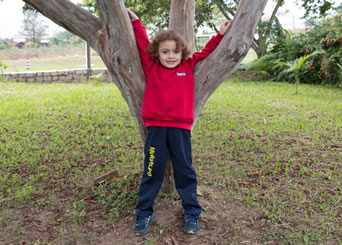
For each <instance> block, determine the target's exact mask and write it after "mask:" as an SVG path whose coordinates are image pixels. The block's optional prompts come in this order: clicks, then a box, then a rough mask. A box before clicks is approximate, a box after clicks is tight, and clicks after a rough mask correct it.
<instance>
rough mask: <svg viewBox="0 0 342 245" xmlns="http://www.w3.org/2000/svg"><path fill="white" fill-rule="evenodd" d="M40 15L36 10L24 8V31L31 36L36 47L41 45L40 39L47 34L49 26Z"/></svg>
mask: <svg viewBox="0 0 342 245" xmlns="http://www.w3.org/2000/svg"><path fill="white" fill-rule="evenodd" d="M39 15H40V14H39V13H38V12H36V11H34V10H30V9H28V10H24V24H23V27H22V33H23V34H24V35H26V36H28V37H30V39H31V41H32V42H33V44H34V46H35V47H39V45H40V40H41V38H42V37H43V36H45V35H46V34H47V28H48V27H47V25H46V24H45V23H44V21H43V20H41V18H40V16H39Z"/></svg>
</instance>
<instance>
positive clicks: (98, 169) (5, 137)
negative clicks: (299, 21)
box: [0, 80, 342, 244]
mask: <svg viewBox="0 0 342 245" xmlns="http://www.w3.org/2000/svg"><path fill="white" fill-rule="evenodd" d="M341 98H342V91H341V90H340V89H335V88H331V87H320V86H310V85H301V86H300V89H299V93H298V95H295V86H294V85H293V84H287V83H273V82H255V81H244V80H230V81H228V82H225V83H223V84H222V85H221V86H220V88H219V89H218V90H217V91H216V92H215V93H214V94H213V96H212V97H211V98H210V99H209V101H208V102H207V104H206V106H205V108H204V109H203V111H202V114H201V116H200V118H199V120H198V122H197V125H196V127H195V129H194V131H193V134H192V140H193V158H194V166H195V167H196V169H197V173H198V179H199V187H201V186H203V187H204V186H205V187H208V188H209V187H210V188H213V189H212V190H217V191H219V192H220V193H221V195H223V196H224V197H225V198H226V199H227V200H228V201H229V202H238V203H239V205H241V206H242V207H245V208H250V209H258V210H261V211H262V215H260V216H258V217H253V218H251V219H250V220H248V223H249V224H248V227H252V228H253V232H254V234H257V235H258V236H256V237H258V240H257V241H256V242H257V243H265V244H266V243H269V242H273V243H280V244H324V243H327V242H333V244H335V243H336V244H341V241H342V235H341V234H342V205H341V198H342V189H341V186H342V144H341V142H342V103H341ZM0 144H1V148H0V171H1V175H0V207H1V208H0V241H1V234H4V233H5V232H6V234H7V237H10V238H13V241H16V242H20V241H23V239H24V238H21V236H19V235H18V232H17V229H18V225H19V224H18V223H16V219H15V215H13V210H22V209H23V208H25V207H31V208H33V207H34V208H35V209H37V208H38V209H40V210H51V209H53V210H59V211H58V212H62V213H63V214H64V215H61V214H60V213H57V215H56V218H55V219H54V220H55V221H54V223H53V225H52V226H53V230H54V231H55V232H56V233H57V234H58V235H59V236H62V235H63V234H65V229H64V226H65V225H66V224H67V223H70V222H71V224H72V225H73V228H72V229H73V230H74V231H75V232H76V231H78V230H79V229H81V228H80V227H82V224H88V223H87V222H89V220H90V218H89V217H91V213H92V212H93V211H94V210H100V211H101V212H102V213H104V214H105V215H106V220H107V221H108V222H109V223H114V222H115V221H116V220H117V218H118V217H122V216H123V215H127V214H128V215H131V214H132V213H131V212H132V210H133V209H134V204H135V203H136V200H137V189H138V184H139V178H140V177H139V176H140V174H139V173H140V172H141V171H142V169H141V163H142V161H143V154H142V143H141V142H140V138H139V134H138V131H137V128H136V126H135V124H134V121H133V119H132V118H131V115H130V112H129V110H128V107H127V105H126V103H125V102H124V100H123V98H122V97H121V95H120V93H119V91H118V89H117V88H116V87H115V85H113V84H102V83H101V84H47V85H37V84H23V83H11V82H5V83H4V82H3V83H0ZM113 169H118V170H119V171H120V173H121V174H120V176H118V177H117V179H116V180H115V181H111V182H110V183H105V182H101V183H100V184H99V185H97V186H94V185H93V184H92V183H93V180H94V179H95V178H96V177H98V176H101V175H103V174H104V173H107V172H109V171H111V170H113ZM212 202H213V203H214V200H212ZM213 206H215V205H213ZM207 208H208V207H204V210H205V211H206V209H207ZM210 208H211V207H209V209H210ZM212 208H214V207H212ZM217 212H220V210H217ZM221 222H224V221H221ZM51 229H52V228H51ZM1 232H4V233H1ZM76 233H77V232H76ZM214 234H215V233H214V232H213V236H214ZM159 235H160V236H161V237H162V236H163V235H165V234H163V235H161V234H159ZM154 236H158V234H154ZM21 239H22V240H21ZM245 239H246V234H244V233H243V232H238V231H235V232H233V234H231V236H230V238H229V239H228V240H226V242H229V243H239V242H243V241H245Z"/></svg>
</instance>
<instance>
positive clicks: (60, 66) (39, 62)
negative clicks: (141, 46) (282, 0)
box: [3, 50, 256, 72]
mask: <svg viewBox="0 0 342 245" xmlns="http://www.w3.org/2000/svg"><path fill="white" fill-rule="evenodd" d="M255 58H256V54H255V52H254V51H253V50H250V51H249V52H248V54H247V56H246V57H245V59H244V60H243V62H251V61H252V60H254V59H255ZM90 59H91V64H92V66H91V67H92V68H105V65H104V63H103V61H102V60H101V58H100V56H98V55H92V56H91V57H90ZM3 63H4V64H6V65H7V66H8V67H7V69H6V70H5V72H25V71H48V70H64V69H80V68H86V65H85V63H86V61H85V56H83V55H68V54H67V55H65V56H60V55H58V53H56V56H51V55H50V56H44V55H42V56H41V57H35V58H30V59H29V64H30V70H27V69H26V63H27V59H23V58H20V59H9V58H8V57H5V58H4V59H3Z"/></svg>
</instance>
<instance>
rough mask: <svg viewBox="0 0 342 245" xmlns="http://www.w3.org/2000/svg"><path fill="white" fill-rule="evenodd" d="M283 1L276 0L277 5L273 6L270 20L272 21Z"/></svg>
mask: <svg viewBox="0 0 342 245" xmlns="http://www.w3.org/2000/svg"><path fill="white" fill-rule="evenodd" d="M283 3H284V0H278V2H277V5H276V6H275V7H274V9H273V12H272V15H271V18H270V22H271V23H272V22H273V20H274V18H275V17H276V14H277V12H278V9H279V8H280V6H281V5H282V4H283Z"/></svg>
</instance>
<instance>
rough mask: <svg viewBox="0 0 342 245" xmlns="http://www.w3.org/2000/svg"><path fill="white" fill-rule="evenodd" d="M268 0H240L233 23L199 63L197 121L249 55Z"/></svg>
mask: <svg viewBox="0 0 342 245" xmlns="http://www.w3.org/2000/svg"><path fill="white" fill-rule="evenodd" d="M266 3H267V0H253V1H248V0H241V1H240V3H239V6H238V9H237V11H236V14H235V16H234V20H233V23H232V26H231V28H230V29H229V30H228V31H227V33H226V34H225V35H224V38H223V40H222V41H221V43H220V44H219V46H218V47H217V48H216V49H215V51H214V52H213V53H212V54H211V55H210V56H209V57H207V58H206V59H204V60H203V61H202V62H200V63H199V64H197V65H196V68H195V73H194V79H195V108H194V110H195V123H196V121H197V119H198V116H199V115H200V113H201V110H202V108H203V106H204V104H205V103H206V101H207V100H208V99H209V97H210V95H211V94H212V93H213V92H214V91H215V90H216V89H217V88H218V86H219V85H220V84H221V83H222V82H223V81H224V80H225V79H227V78H228V77H229V76H230V75H231V74H232V73H233V71H234V70H235V69H236V67H237V66H238V65H239V64H240V63H241V61H242V60H243V58H244V57H245V56H246V54H247V52H248V50H249V47H250V46H251V43H252V40H253V35H254V33H255V30H256V27H257V25H258V23H259V21H260V19H261V16H262V13H263V11H264V8H265V6H266ZM195 123H194V125H195ZM194 125H193V126H194Z"/></svg>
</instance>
